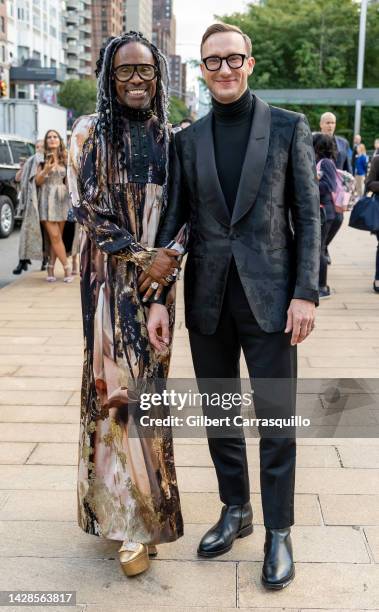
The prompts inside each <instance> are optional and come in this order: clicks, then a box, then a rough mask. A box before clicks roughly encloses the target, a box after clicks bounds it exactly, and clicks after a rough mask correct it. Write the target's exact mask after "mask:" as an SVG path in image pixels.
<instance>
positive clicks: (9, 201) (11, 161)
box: [0, 134, 35, 238]
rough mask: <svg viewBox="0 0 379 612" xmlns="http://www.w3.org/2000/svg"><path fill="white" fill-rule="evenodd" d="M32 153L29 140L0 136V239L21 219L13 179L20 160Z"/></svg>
mask: <svg viewBox="0 0 379 612" xmlns="http://www.w3.org/2000/svg"><path fill="white" fill-rule="evenodd" d="M34 151H35V149H34V144H33V142H32V141H31V140H28V139H27V138H22V137H21V136H17V135H13V134H0V238H7V237H8V236H9V235H10V234H11V233H12V231H13V228H14V224H15V221H16V220H21V219H22V213H21V212H18V185H17V183H16V181H15V180H14V179H15V176H16V173H17V170H19V169H20V159H22V158H24V159H27V158H28V157H30V156H31V155H34Z"/></svg>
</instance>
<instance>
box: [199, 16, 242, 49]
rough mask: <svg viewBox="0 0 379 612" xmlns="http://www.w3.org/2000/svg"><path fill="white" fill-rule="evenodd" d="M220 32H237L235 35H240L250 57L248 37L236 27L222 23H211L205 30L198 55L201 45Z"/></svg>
mask: <svg viewBox="0 0 379 612" xmlns="http://www.w3.org/2000/svg"><path fill="white" fill-rule="evenodd" d="M220 32H237V34H240V35H241V36H242V38H243V39H244V41H245V45H246V51H247V53H248V55H249V57H250V55H251V54H252V52H253V45H252V42H251V39H250V38H249V36H248V35H247V34H245V33H244V32H242V30H241V28H239V27H238V26H235V25H231V24H230V23H223V22H222V21H220V22H218V23H213V24H212V25H211V26H209V28H207V29H206V30H205V32H204V34H203V38H202V39H201V45H200V55H201V54H202V51H203V45H204V43H205V41H207V40H208V38H210V37H211V36H213V34H219V33H220Z"/></svg>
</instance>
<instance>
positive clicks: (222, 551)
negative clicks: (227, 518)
mask: <svg viewBox="0 0 379 612" xmlns="http://www.w3.org/2000/svg"><path fill="white" fill-rule="evenodd" d="M252 533H253V525H246V527H243V528H242V529H240V530H239V531H238V532H237V534H236V537H235V538H234V540H233V542H232V543H231V544H229V546H226V547H225V548H220V549H219V550H217V551H214V552H203V551H202V550H200V549H199V548H198V549H197V554H198V556H199V557H206V558H207V559H210V558H212V557H218V556H219V555H224V554H225V553H227V552H229V550H231V549H232V548H233V544H234V542H235V540H237V538H246V536H248V535H250V534H252Z"/></svg>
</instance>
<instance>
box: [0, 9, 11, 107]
mask: <svg viewBox="0 0 379 612" xmlns="http://www.w3.org/2000/svg"><path fill="white" fill-rule="evenodd" d="M7 41H8V14H7V3H6V0H0V96H4V95H6V94H7V93H8V89H9V66H8V44H7Z"/></svg>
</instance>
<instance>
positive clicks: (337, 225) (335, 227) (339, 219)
mask: <svg viewBox="0 0 379 612" xmlns="http://www.w3.org/2000/svg"><path fill="white" fill-rule="evenodd" d="M342 223H343V213H336V216H335V217H334V219H333V222H332V223H331V227H330V230H329V233H328V237H327V240H326V248H328V246H329V245H330V243H331V242H332V240H333V238H334V237H335V236H336V234H337V233H338V232H339V230H340V229H341V225H342Z"/></svg>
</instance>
